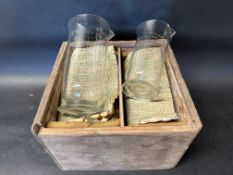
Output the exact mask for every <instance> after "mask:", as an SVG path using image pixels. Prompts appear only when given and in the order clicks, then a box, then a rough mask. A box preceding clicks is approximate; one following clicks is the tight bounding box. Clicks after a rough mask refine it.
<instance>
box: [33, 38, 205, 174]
mask: <svg viewBox="0 0 233 175" xmlns="http://www.w3.org/2000/svg"><path fill="white" fill-rule="evenodd" d="M134 43H135V41H113V42H111V44H113V45H114V46H115V48H116V50H118V59H119V61H120V60H121V57H122V58H124V57H125V56H126V55H127V54H128V52H129V51H130V50H132V48H133V46H134ZM66 48H67V43H66V42H64V43H63V44H62V46H61V49H60V51H59V53H58V56H57V59H56V62H55V65H54V66H53V70H52V73H51V75H50V78H49V80H48V83H47V86H46V88H45V91H44V94H43V97H42V99H41V103H40V106H39V109H38V111H37V114H36V116H35V120H34V122H33V124H32V133H33V134H34V135H35V136H36V138H37V139H38V141H39V142H40V143H41V144H42V145H43V147H44V148H45V149H46V150H47V151H48V153H49V154H50V156H51V157H52V158H53V160H54V161H55V162H56V163H57V165H58V166H59V167H60V168H61V169H62V170H143V169H168V168H172V167H175V166H176V165H177V163H178V162H179V160H180V159H181V157H182V156H183V154H184V153H185V151H186V150H187V149H188V147H189V145H190V144H191V142H192V141H193V139H194V138H195V137H196V135H197V134H198V132H199V131H200V129H201V128H202V123H201V121H200V119H199V116H198V113H197V111H196V109H195V106H194V104H193V101H192V99H191V97H190V94H189V91H188V89H187V87H186V84H185V82H184V79H183V77H182V75H181V73H180V69H179V66H178V65H177V62H176V59H175V57H174V54H173V52H172V50H171V49H170V48H169V50H168V55H167V56H168V59H167V61H166V67H167V71H168V75H169V81H170V85H171V89H172V94H173V97H174V104H175V110H176V112H177V113H178V114H179V116H181V119H180V120H179V121H172V122H159V123H154V124H148V125H143V126H134V127H132V126H125V122H124V112H123V100H122V94H121V93H120V98H119V101H120V102H119V103H120V105H119V106H120V126H117V127H102V128H90V127H89V128H48V127H46V123H47V122H48V121H53V120H55V119H56V115H57V111H56V108H57V106H58V105H59V99H60V91H61V79H62V69H63V62H64V54H65V51H66ZM119 65H121V64H119ZM119 68H121V67H119ZM120 73H121V71H120ZM119 81H120V82H121V75H120V76H119ZM120 84H121V83H120Z"/></svg>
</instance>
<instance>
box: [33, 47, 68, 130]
mask: <svg viewBox="0 0 233 175" xmlns="http://www.w3.org/2000/svg"><path fill="white" fill-rule="evenodd" d="M66 48H67V42H63V43H62V45H61V48H60V50H59V52H58V55H57V58H56V61H55V63H54V65H53V69H52V72H51V74H50V77H49V80H48V81H47V85H46V88H45V90H44V93H43V96H42V98H41V102H40V105H39V108H38V110H37V113H36V116H35V118H34V121H33V124H32V128H31V131H32V133H33V134H37V133H38V131H39V129H40V127H41V126H44V124H45V122H46V119H45V118H46V116H47V111H48V109H49V107H50V102H51V99H52V98H53V95H54V92H55V89H56V84H57V81H58V79H59V77H60V73H59V71H60V69H61V67H62V65H63V61H64V55H65V52H66Z"/></svg>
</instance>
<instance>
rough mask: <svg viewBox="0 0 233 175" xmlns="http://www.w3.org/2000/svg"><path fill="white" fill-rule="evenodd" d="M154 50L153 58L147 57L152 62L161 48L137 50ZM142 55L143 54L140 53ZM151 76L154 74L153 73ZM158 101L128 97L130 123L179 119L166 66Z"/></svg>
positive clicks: (127, 60)
mask: <svg viewBox="0 0 233 175" xmlns="http://www.w3.org/2000/svg"><path fill="white" fill-rule="evenodd" d="M150 51H152V52H153V54H151V58H147V59H148V61H149V60H151V62H152V61H153V60H154V58H153V56H154V53H155V52H158V54H155V55H159V54H160V49H159V48H144V49H141V50H139V51H137V52H142V54H143V52H150ZM131 55H132V52H130V53H129V54H128V56H127V58H126V60H125V62H124V70H127V67H128V64H129V60H130V58H131ZM138 55H141V54H138ZM151 76H153V74H152V73H151ZM159 99H160V100H158V101H153V102H151V101H142V100H134V99H130V98H127V99H126V113H127V122H128V125H140V124H146V123H150V122H159V121H170V120H177V119H178V116H177V114H176V112H175V109H174V103H173V97H172V93H171V89H170V84H169V81H168V75H167V71H166V68H165V66H164V68H163V73H162V77H161V82H160V92H159Z"/></svg>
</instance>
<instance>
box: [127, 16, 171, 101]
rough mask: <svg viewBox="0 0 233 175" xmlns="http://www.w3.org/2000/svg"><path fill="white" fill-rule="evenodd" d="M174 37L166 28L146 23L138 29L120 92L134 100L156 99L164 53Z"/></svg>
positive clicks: (168, 28)
mask: <svg viewBox="0 0 233 175" xmlns="http://www.w3.org/2000/svg"><path fill="white" fill-rule="evenodd" d="M174 35H175V30H173V29H172V28H171V27H170V25H169V24H167V23H166V22H164V21H161V20H155V19H153V20H148V21H145V22H142V23H141V24H140V25H139V26H138V27H137V41H136V44H135V47H134V50H133V53H132V56H131V57H130V60H129V65H128V67H127V69H126V74H125V82H124V84H123V92H124V94H125V95H126V96H127V97H130V98H133V99H140V100H147V101H155V100H158V99H159V90H160V80H161V76H162V71H163V69H164V65H165V64H164V63H165V59H166V51H167V48H168V46H169V43H170V41H171V40H172V37H173V36H174Z"/></svg>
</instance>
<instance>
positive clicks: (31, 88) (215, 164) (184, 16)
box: [0, 0, 233, 175]
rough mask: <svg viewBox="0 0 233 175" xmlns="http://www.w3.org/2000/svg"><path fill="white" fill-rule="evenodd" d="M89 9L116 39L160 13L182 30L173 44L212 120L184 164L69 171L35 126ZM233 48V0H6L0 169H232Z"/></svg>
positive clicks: (1, 23)
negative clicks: (58, 63) (64, 50)
mask: <svg viewBox="0 0 233 175" xmlns="http://www.w3.org/2000/svg"><path fill="white" fill-rule="evenodd" d="M81 13H92V14H96V15H99V16H102V17H104V18H105V19H107V20H108V21H109V23H110V25H111V28H112V29H113V31H114V32H115V34H116V36H115V37H114V38H113V40H131V39H135V37H136V35H135V30H136V27H137V25H138V24H139V23H141V22H142V21H144V20H147V19H153V18H156V19H162V20H164V21H167V22H168V23H169V24H170V25H171V26H172V27H173V28H174V29H175V30H176V32H177V35H176V36H175V37H174V40H173V41H172V44H171V46H172V48H173V49H174V52H175V55H176V57H177V60H178V63H179V65H180V68H181V71H182V73H183V76H184V78H185V80H186V83H187V85H188V88H189V90H190V93H191V95H192V97H193V100H194V103H195V105H196V107H197V110H198V112H199V114H200V117H201V120H202V122H203V125H204V127H203V129H202V131H201V133H200V134H199V135H198V137H197V138H196V139H195V141H194V142H193V144H192V145H191V146H190V149H189V150H188V151H187V152H186V154H185V155H184V157H183V158H182V160H181V162H180V163H179V164H178V166H177V167H176V168H174V169H171V170H162V171H136V172H134V171H130V172H127V171H120V172H117V171H112V172H111V171H110V172H100V171H98V172H93V171H91V172H83V171H73V172H62V171H61V170H59V169H58V167H57V166H56V165H55V164H54V162H53V161H52V159H51V158H50V157H49V156H48V155H47V153H46V152H45V151H44V150H43V149H42V146H41V145H39V144H38V142H37V141H36V140H35V138H34V137H33V136H32V134H31V133H30V126H31V123H32V121H33V118H34V116H35V113H36V110H37V108H38V104H39V102H40V98H41V96H42V93H43V90H44V87H45V85H46V81H47V79H48V76H49V73H50V71H51V69H52V65H53V63H54V59H55V57H56V54H57V52H58V49H59V47H60V45H61V43H62V41H64V40H66V38H67V26H66V25H67V21H68V20H69V19H70V18H71V17H73V16H75V15H77V14H81ZM232 49H233V2H232V1H226V0H221V1H220V0H206V1H201V0H186V1H181V0H157V1H155V0H69V1H67V0H20V1H19V0H0V175H21V174H22V175H32V174H33V175H55V174H56V175H59V174H67V175H72V174H101V175H102V174H132V175H133V174H145V175H146V174H151V175H152V174H156V175H157V174H158V175H168V174H171V175H181V174H182V175H207V174H211V175H220V174H223V175H232V174H233V151H232V149H233V118H232V115H233V93H232V89H233V78H232V77H233V68H232V66H233V50H232ZM138 161H140V160H138Z"/></svg>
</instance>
